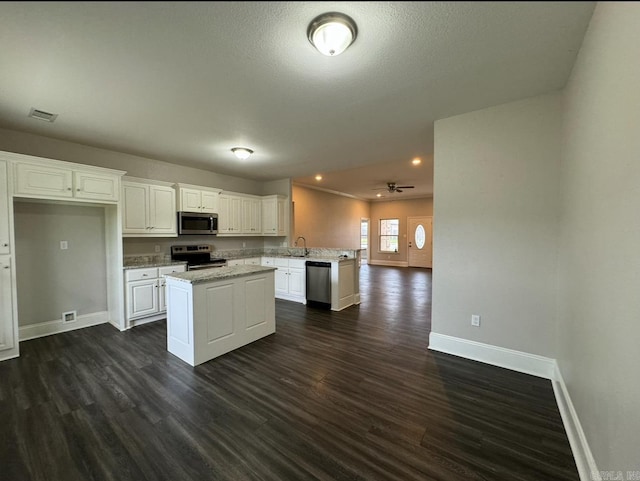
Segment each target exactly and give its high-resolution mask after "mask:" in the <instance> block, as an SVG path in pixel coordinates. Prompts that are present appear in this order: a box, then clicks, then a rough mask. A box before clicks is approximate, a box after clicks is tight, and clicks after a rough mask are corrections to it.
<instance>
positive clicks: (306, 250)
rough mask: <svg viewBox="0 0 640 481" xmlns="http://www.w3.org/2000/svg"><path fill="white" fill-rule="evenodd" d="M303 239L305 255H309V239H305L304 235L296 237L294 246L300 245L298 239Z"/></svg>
mask: <svg viewBox="0 0 640 481" xmlns="http://www.w3.org/2000/svg"><path fill="white" fill-rule="evenodd" d="M299 239H302V241H303V246H304V255H305V257H306V256H308V255H309V249H307V239H305V238H304V237H302V236H298V239H296V241H295V242H294V243H293V245H294V246H296V247H298V240H299Z"/></svg>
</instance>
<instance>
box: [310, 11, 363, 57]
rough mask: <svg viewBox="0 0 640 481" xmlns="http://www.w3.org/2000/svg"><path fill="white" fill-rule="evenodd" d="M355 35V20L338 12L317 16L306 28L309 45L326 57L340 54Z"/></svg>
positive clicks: (353, 39)
mask: <svg viewBox="0 0 640 481" xmlns="http://www.w3.org/2000/svg"><path fill="white" fill-rule="evenodd" d="M357 35H358V28H357V27H356V22H354V21H353V19H352V18H351V17H349V16H347V15H345V14H344V13H338V12H329V13H323V14H322V15H319V16H317V17H316V18H314V19H313V21H312V22H311V23H310V24H309V28H308V30H307V37H308V38H309V42H311V45H313V46H314V47H315V48H316V49H318V51H319V52H320V53H321V54H323V55H326V56H327V57H335V56H336V55H340V54H341V53H342V52H344V51H345V50H346V49H347V48H348V47H349V45H351V44H352V43H353V42H354V41H355V39H356V36H357Z"/></svg>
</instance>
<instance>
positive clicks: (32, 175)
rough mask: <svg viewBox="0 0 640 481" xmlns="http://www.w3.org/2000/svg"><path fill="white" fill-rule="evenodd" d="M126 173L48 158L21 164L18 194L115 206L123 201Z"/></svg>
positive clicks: (17, 164) (16, 173)
mask: <svg viewBox="0 0 640 481" xmlns="http://www.w3.org/2000/svg"><path fill="white" fill-rule="evenodd" d="M111 172H114V173H111ZM122 173H123V172H118V171H111V170H110V169H101V168H99V167H90V166H84V165H80V164H71V163H69V162H62V161H56V160H48V159H45V160H43V161H42V162H33V163H32V162H17V163H16V165H15V183H14V186H15V195H16V196H19V197H34V198H41V199H71V200H91V201H94V202H108V203H115V202H118V200H119V194H120V176H121V174H122Z"/></svg>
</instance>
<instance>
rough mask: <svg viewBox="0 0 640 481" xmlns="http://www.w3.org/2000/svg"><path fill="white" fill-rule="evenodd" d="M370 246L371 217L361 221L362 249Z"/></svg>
mask: <svg viewBox="0 0 640 481" xmlns="http://www.w3.org/2000/svg"><path fill="white" fill-rule="evenodd" d="M368 248H369V219H362V220H361V221H360V249H368Z"/></svg>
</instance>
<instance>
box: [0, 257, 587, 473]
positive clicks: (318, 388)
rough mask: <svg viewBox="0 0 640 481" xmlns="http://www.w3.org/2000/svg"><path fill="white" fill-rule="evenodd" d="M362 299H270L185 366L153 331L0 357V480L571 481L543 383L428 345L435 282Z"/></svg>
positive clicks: (405, 277) (378, 284) (417, 278)
mask: <svg viewBox="0 0 640 481" xmlns="http://www.w3.org/2000/svg"><path fill="white" fill-rule="evenodd" d="M361 288H362V304H361V305H360V306H353V307H350V308H348V309H346V310H344V311H342V312H331V311H324V310H318V309H311V308H306V307H305V306H303V305H300V304H295V303H291V302H287V301H277V304H276V318H277V331H276V334H274V335H272V336H269V337H267V338H265V339H262V340H260V341H257V342H255V343H253V344H251V345H249V346H245V347H243V348H241V349H238V350H236V351H234V352H232V353H229V354H226V355H224V356H221V357H219V358H217V359H214V360H212V361H210V362H207V363H205V364H203V365H201V366H198V367H196V368H192V367H190V366H188V365H187V364H185V363H183V362H182V361H180V360H179V359H177V358H176V357H174V356H172V355H171V354H169V353H168V352H167V351H166V328H165V323H164V322H162V321H159V322H155V323H152V324H147V325H144V326H139V327H136V328H134V329H132V330H130V331H128V332H124V333H121V332H118V331H117V330H116V329H114V328H113V327H111V326H109V325H101V326H97V327H92V328H87V329H81V330H78V331H74V332H70V333H66V334H58V335H55V336H49V337H46V338H41V339H36V340H32V341H27V342H23V343H21V344H20V350H21V354H22V355H21V357H20V358H19V359H15V360H11V361H6V362H3V363H0V415H1V422H0V440H1V441H0V443H1V444H0V479H1V480H3V481H4V480H11V481H22V480H47V481H52V480H53V481H58V480H60V481H80V480H82V481H87V480H114V481H115V480H117V481H125V480H136V481H144V480H175V481H182V480H194V481H195V480H198V481H204V480H217V479H220V480H295V481H299V480H313V479H320V480H363V481H364V480H367V481H372V480H398V481H407V480H442V481H457V480H465V481H469V480H491V481H500V480H509V481H513V480H523V481H525V480H526V481H534V480H535V481H546V480H578V474H577V470H576V467H575V464H574V461H573V458H572V455H571V450H570V448H569V443H568V441H567V437H566V435H565V432H564V429H563V427H562V422H561V419H560V415H559V413H558V409H557V407H556V404H555V401H554V397H553V391H552V387H551V384H550V382H549V381H546V380H544V379H539V378H536V377H532V376H528V375H525V374H519V373H515V372H511V371H508V370H505V369H501V368H497V367H492V366H487V365H483V364H480V363H477V362H473V361H468V360H464V359H460V358H457V357H454V356H449V355H446V354H440V353H434V352H431V351H428V350H427V345H428V334H429V329H430V316H431V271H429V270H424V269H412V268H404V269H401V268H389V267H373V266H369V267H367V266H363V268H362V271H361Z"/></svg>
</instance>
